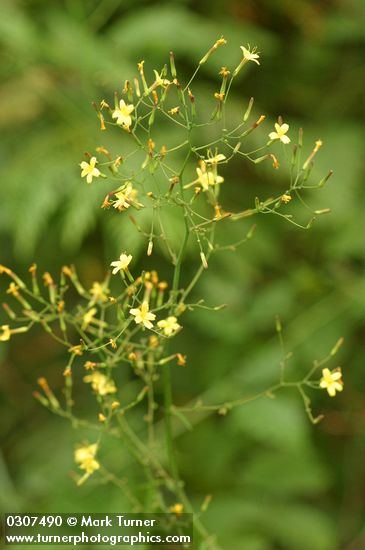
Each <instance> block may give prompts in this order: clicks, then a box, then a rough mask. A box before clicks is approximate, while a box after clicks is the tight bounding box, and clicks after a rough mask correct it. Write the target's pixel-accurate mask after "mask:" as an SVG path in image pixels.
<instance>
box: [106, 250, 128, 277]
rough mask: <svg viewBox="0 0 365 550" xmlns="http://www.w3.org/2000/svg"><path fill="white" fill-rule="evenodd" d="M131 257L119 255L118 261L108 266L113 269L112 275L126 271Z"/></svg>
mask: <svg viewBox="0 0 365 550" xmlns="http://www.w3.org/2000/svg"><path fill="white" fill-rule="evenodd" d="M131 260H132V256H131V255H130V254H129V255H128V256H127V254H121V255H120V256H119V260H116V261H115V262H112V263H111V264H110V265H111V267H114V269H113V271H112V273H113V275H115V274H116V273H118V271H125V270H126V269H128V266H129V264H130V263H131Z"/></svg>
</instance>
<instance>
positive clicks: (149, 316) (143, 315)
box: [129, 302, 156, 328]
mask: <svg viewBox="0 0 365 550" xmlns="http://www.w3.org/2000/svg"><path fill="white" fill-rule="evenodd" d="M129 313H130V314H131V315H133V316H134V320H135V322H136V324H137V325H140V324H141V323H142V325H143V326H145V327H146V328H152V327H153V324H152V323H151V321H154V320H155V319H156V315H155V314H154V313H150V311H149V305H148V302H143V304H142V305H141V307H136V308H133V309H131V310H129Z"/></svg>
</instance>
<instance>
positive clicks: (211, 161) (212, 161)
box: [204, 153, 226, 164]
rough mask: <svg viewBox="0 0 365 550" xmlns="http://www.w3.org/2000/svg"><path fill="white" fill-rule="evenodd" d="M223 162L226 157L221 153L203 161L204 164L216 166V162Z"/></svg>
mask: <svg viewBox="0 0 365 550" xmlns="http://www.w3.org/2000/svg"><path fill="white" fill-rule="evenodd" d="M223 160H226V156H225V155H223V154H222V153H219V154H217V155H215V156H214V157H209V158H207V159H205V161H204V162H205V164H218V162H222V161H223Z"/></svg>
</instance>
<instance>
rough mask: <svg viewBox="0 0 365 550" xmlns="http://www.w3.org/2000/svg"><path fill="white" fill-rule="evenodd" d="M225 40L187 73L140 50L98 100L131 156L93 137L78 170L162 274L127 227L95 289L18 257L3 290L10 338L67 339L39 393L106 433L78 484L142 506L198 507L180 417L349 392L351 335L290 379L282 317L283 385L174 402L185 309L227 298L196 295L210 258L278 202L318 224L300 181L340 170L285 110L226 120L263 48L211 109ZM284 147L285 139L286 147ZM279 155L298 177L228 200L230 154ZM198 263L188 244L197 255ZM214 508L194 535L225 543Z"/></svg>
mask: <svg viewBox="0 0 365 550" xmlns="http://www.w3.org/2000/svg"><path fill="white" fill-rule="evenodd" d="M225 43H226V41H225V39H224V38H220V39H219V40H217V41H216V42H215V44H213V46H212V47H211V48H210V49H209V51H208V52H207V53H206V54H205V55H204V56H203V58H202V59H201V60H200V61H199V64H198V66H197V68H196V70H195V72H194V73H193V75H192V77H191V78H190V80H189V81H188V82H186V83H184V82H182V81H181V80H180V77H179V74H178V72H177V69H176V67H175V59H174V55H173V54H172V53H171V54H170V58H169V63H168V64H167V65H165V66H164V67H162V69H161V70H160V71H157V70H154V71H153V74H154V77H153V79H152V80H150V78H149V77H148V76H147V74H146V73H145V62H144V61H141V62H140V63H138V66H137V69H138V70H137V74H136V76H135V78H134V79H133V81H128V80H126V81H125V83H124V86H123V89H122V91H121V93H115V95H114V100H113V101H109V100H102V101H101V102H100V103H99V104H98V105H96V104H95V105H94V107H95V110H96V113H97V117H98V119H99V122H100V129H101V131H102V132H105V131H108V132H121V133H122V134H123V135H124V137H127V138H128V140H129V142H130V143H129V148H128V149H127V151H128V152H127V153H126V154H123V152H122V154H120V153H119V152H118V153H117V154H113V153H111V152H109V151H108V150H107V149H106V148H105V147H103V146H98V147H97V148H96V151H95V153H87V154H86V157H87V158H86V160H84V161H82V162H81V163H80V168H81V177H82V178H86V182H87V184H92V185H98V186H100V189H101V191H100V193H101V199H102V197H104V199H103V200H102V201H101V207H102V208H103V210H104V214H105V216H110V215H114V216H115V215H116V216H128V217H129V219H130V220H131V229H133V230H135V231H137V232H138V234H139V238H140V241H141V242H142V243H143V244H144V247H145V251H146V254H147V256H149V257H150V256H152V255H153V253H154V251H155V250H156V245H157V247H158V250H159V252H160V254H162V255H163V256H164V257H165V258H166V265H167V266H169V269H170V271H168V273H169V275H168V276H167V277H165V278H163V279H161V278H160V276H159V274H158V273H157V272H156V271H153V270H152V271H146V270H142V271H141V270H139V269H138V267H137V262H136V258H134V257H133V256H132V254H130V250H129V248H128V244H129V239H128V235H126V236H125V239H124V245H123V250H121V251H120V256H119V258H116V259H115V258H110V262H109V263H110V271H109V273H108V275H107V276H106V277H105V279H104V280H103V281H95V282H94V283H93V284H92V286H91V288H86V287H85V286H84V285H83V283H82V282H81V281H80V279H79V277H78V274H77V271H76V268H75V267H74V266H64V267H63V268H62V271H61V274H60V276H59V277H58V278H57V280H56V279H55V278H54V277H53V276H52V275H51V274H50V273H48V272H46V273H44V274H43V276H42V279H43V284H42V285H41V284H40V281H39V278H38V274H37V266H36V265H35V264H33V265H32V266H31V268H30V270H29V271H30V278H31V282H30V284H29V285H28V283H26V282H24V281H23V280H21V279H20V278H19V277H18V276H17V275H16V274H15V273H14V272H13V271H12V270H11V269H10V268H8V267H5V266H1V267H0V273H2V274H4V275H6V276H8V277H9V279H10V281H9V282H10V285H9V288H8V290H7V293H8V294H9V298H11V299H12V301H13V304H8V303H5V304H4V308H5V311H6V313H7V314H8V316H9V317H10V321H9V324H6V325H3V326H2V327H1V333H0V341H1V342H6V341H8V340H10V339H11V338H12V337H13V336H14V335H16V334H17V333H22V332H27V331H28V330H30V329H31V328H32V327H33V326H34V325H36V324H38V325H40V326H41V327H42V328H43V329H44V330H45V331H46V332H47V333H48V334H49V336H50V337H51V338H53V339H55V340H56V341H57V342H59V344H60V345H63V346H64V347H65V348H66V350H67V354H68V361H67V363H66V364H65V368H64V370H63V373H60V376H63V378H64V398H65V399H64V402H63V401H62V400H61V398H60V397H58V396H56V395H55V393H54V392H53V390H52V389H51V388H50V387H49V385H48V383H47V380H46V379H45V378H41V379H40V380H39V381H38V383H39V386H40V389H41V391H36V392H35V394H34V395H35V397H36V398H37V399H38V401H39V402H40V403H41V404H42V405H44V406H45V407H47V408H48V409H49V410H50V411H52V412H53V413H55V414H57V415H59V416H61V417H64V418H65V419H68V420H69V421H70V422H71V423H72V425H73V427H75V428H80V429H81V428H91V429H93V430H95V433H96V434H97V436H96V438H95V439H94V440H93V441H85V442H83V443H81V444H80V445H79V446H78V447H77V448H76V449H75V454H74V459H75V463H76V466H77V467H78V469H79V470H80V476H79V477H78V478H77V483H78V485H81V484H82V483H84V482H86V481H87V480H88V479H89V478H90V476H101V477H103V478H105V479H108V480H110V481H112V482H114V483H116V484H117V485H118V486H120V487H121V488H122V489H123V490H124V491H125V492H126V495H127V498H128V499H129V500H130V502H131V506H132V509H133V510H134V511H148V512H152V511H171V512H172V513H182V511H186V512H197V511H196V510H194V509H193V506H192V504H191V502H190V499H189V488H188V487H187V488H186V487H185V486H184V483H183V481H182V480H181V479H180V475H179V471H178V465H177V461H176V456H175V455H176V453H175V442H174V432H173V423H172V420H173V417H174V416H178V417H179V418H180V419H181V420H182V421H183V422H188V420H187V419H186V417H187V416H188V415H190V414H194V413H195V412H197V411H199V410H206V411H210V412H212V413H214V412H216V413H219V414H227V413H228V412H229V411H230V410H231V409H233V408H235V407H239V406H242V405H243V404H245V403H246V402H248V401H251V400H252V399H257V398H259V397H264V396H270V395H272V394H274V393H275V392H277V391H278V390H280V389H281V388H284V387H290V388H292V389H293V390H294V391H297V392H298V394H299V395H300V397H301V398H302V399H303V402H304V406H305V410H306V412H307V414H308V416H309V418H310V420H311V421H312V422H314V423H316V422H318V420H319V419H320V417H315V416H314V415H313V414H312V407H311V400H310V395H309V392H310V391H311V390H315V389H325V390H327V391H328V394H329V395H330V396H334V395H335V394H336V392H339V391H341V390H342V379H341V371H340V369H339V368H337V369H336V370H333V371H331V370H330V369H329V368H327V367H326V366H325V365H326V364H327V363H328V362H329V361H331V360H332V359H333V357H334V355H335V354H336V353H337V351H338V349H339V347H340V345H341V344H342V339H340V340H339V341H338V342H337V344H336V345H335V346H334V348H333V349H332V350H331V351H330V353H329V354H328V356H327V357H325V358H324V359H322V360H316V361H314V363H313V366H312V367H310V368H309V369H308V373H307V374H306V376H305V377H304V378H303V379H301V380H299V381H295V382H293V381H289V380H288V379H287V376H286V364H287V361H288V358H289V354H288V353H287V352H286V350H285V348H284V342H283V337H282V327H281V322H280V320H279V319H277V321H276V329H277V334H278V337H279V343H280V346H281V349H282V359H281V362H280V369H279V374H278V382H277V383H276V384H275V385H274V386H272V387H271V388H267V389H265V390H264V391H262V392H261V393H259V394H256V395H253V396H247V395H243V396H242V398H240V399H236V400H229V396H227V401H225V402H224V403H217V404H210V403H203V402H202V401H201V400H199V399H198V400H197V401H196V402H193V403H188V404H186V405H183V406H176V405H174V403H173V397H172V384H171V370H172V369H174V368H176V367H181V366H184V365H185V364H186V363H187V360H186V357H185V355H184V353H183V350H181V349H180V347H179V344H176V345H175V344H174V341H175V339H176V341H177V342H178V338H177V337H178V335H179V333H180V332H181V331H182V330H184V324H185V321H184V316H185V313H186V312H187V311H189V312H194V311H195V310H196V309H198V308H205V309H211V311H212V314H214V312H215V311H217V310H219V309H220V308H221V305H219V304H217V305H213V306H212V307H208V306H206V305H205V304H204V301H203V300H192V299H191V295H192V292H193V290H194V289H195V287H196V285H197V284H198V282H199V280H200V278H201V277H202V276H203V275H204V272H205V271H206V270H207V269H210V268H211V265H212V264H213V260H214V256H215V255H216V254H220V253H221V254H229V253H231V252H232V251H233V252H235V251H237V249H239V247H240V246H241V245H243V244H244V243H246V242H247V241H248V240H249V239H251V238H252V237H253V235H254V230H255V227H256V225H255V224H250V225H247V223H248V222H249V221H250V220H251V218H254V217H256V218H258V219H259V217H260V216H262V215H265V214H271V215H274V216H279V217H280V218H282V219H283V221H286V222H288V223H290V224H294V225H295V226H298V227H301V228H303V229H309V228H310V227H311V225H312V223H313V221H314V220H315V219H316V218H317V217H318V216H320V215H321V214H325V213H327V212H328V209H326V208H321V209H318V210H314V211H312V210H311V211H310V214H309V216H308V218H307V220H306V221H305V222H304V223H303V221H301V220H299V219H297V217H296V216H295V215H294V214H293V213H291V212H290V210H288V209H289V208H290V206H291V205H292V204H293V203H298V205H300V206H301V205H302V206H303V209H304V211H305V212H307V211H308V208H309V207H308V206H307V205H306V202H305V201H304V199H303V196H302V195H303V193H305V192H307V191H308V190H310V191H311V192H313V191H315V190H316V189H320V188H321V187H322V186H323V185H324V184H325V183H326V181H327V180H328V178H329V177H330V175H331V172H329V173H328V174H327V175H325V176H324V177H323V178H322V179H321V180H320V181H317V182H312V181H311V170H312V167H313V162H314V157H315V155H316V154H317V152H318V150H319V149H320V147H321V145H322V142H321V141H320V140H318V141H317V142H316V143H315V145H314V148H313V149H312V151H311V152H310V153H309V155H307V156H306V157H304V160H303V132H302V130H299V134H298V135H297V136H295V135H294V134H293V133H292V132H291V131H290V126H289V124H288V123H287V122H284V121H283V119H282V118H281V117H280V116H279V117H278V120H277V122H276V123H275V124H273V126H271V124H270V126H269V128H266V129H265V126H264V123H265V115H259V116H253V114H252V109H253V103H254V101H253V98H251V99H250V100H249V101H248V104H247V105H246V106H245V107H243V109H242V118H241V119H240V120H239V121H236V124H234V125H233V126H232V127H231V126H229V124H228V122H227V121H228V118H229V117H228V116H227V115H228V112H229V111H228V109H229V99H230V91H231V88H232V86H233V85H234V82H235V79H236V78H237V77H238V76H239V75H240V73H241V72H242V71H243V70H245V67H246V65H248V64H249V63H251V64H252V65H253V68H254V65H260V61H259V60H260V54H259V52H257V50H256V49H251V48H250V47H249V46H247V47H246V46H242V47H241V50H242V54H241V58H238V59H237V62H236V65H235V66H233V67H232V69H228V68H227V67H222V69H221V71H220V72H219V86H218V87H217V89H216V90H212V98H213V99H214V101H215V105H214V108H213V111H212V112H211V113H210V115H209V116H208V117H206V115H205V113H206V110H205V109H203V108H201V106H202V104H201V103H200V102H199V100H198V98H196V97H195V94H194V85H195V81H196V79H197V78H198V74H199V70H200V68H201V67H202V65H204V64H205V63H207V62H209V58H210V57H211V56H212V55H213V54H214V53H215V51H216V50H217V49H218V48H220V47H223V46H224V44H225ZM255 68H256V67H255ZM166 123H167V124H169V125H171V129H172V130H171V135H172V136H173V137H174V140H175V141H176V143H172V144H171V145H170V144H166V143H159V139H160V137H159V136H160V134H159V126H160V125H162V124H164V125H165V124H166ZM207 130H209V132H210V133H209V135H210V136H212V137H211V139H210V140H209V141H208V142H204V140H202V136H204V135H205V131H207ZM253 132H255V133H256V134H257V139H261V140H262V145H261V146H259V147H256V148H255V149H253V150H252V145H251V142H250V141H249V139H250V138H249V136H250V134H252V133H253ZM202 141H203V142H202ZM280 148H281V149H283V150H284V151H281V152H280ZM282 153H283V154H282ZM279 156H283V157H284V159H287V160H286V162H288V163H289V174H290V177H289V180H288V182H287V184H286V186H285V188H282V189H280V190H278V191H277V190H276V189H273V191H272V196H269V197H260V198H259V197H257V198H256V199H255V201H254V204H251V205H247V204H246V205H245V204H238V205H237V208H236V210H235V211H232V210H231V209H228V208H227V207H226V206H225V188H226V186H229V185H230V184H231V183H230V181H229V177H228V176H227V175H226V173H227V165H228V164H229V163H230V162H231V161H232V159H236V160H237V159H239V160H241V161H242V163H251V164H254V165H256V164H261V163H264V162H269V163H270V164H271V165H272V168H273V169H274V170H278V169H280V162H279ZM106 189H107V191H105V190H106ZM105 192H106V195H105ZM165 210H172V211H173V212H174V216H175V217H176V218H177V219H179V220H180V222H181V223H180V224H178V225H174V227H173V228H171V227H168V226H167V224H166V220H165V218H164V215H163V214H164V211H165ZM146 212H147V213H148V215H146ZM296 212H297V210H296ZM142 213H143V215H142V216H141V218H140V219H139V216H140V215H141V214H142ZM146 220H147V222H148V224H149V225H146ZM232 223H235V224H242V229H241V233H242V237H241V239H239V240H238V241H236V242H232V243H228V244H227V243H225V242H224V233H225V227H226V224H232ZM180 228H181V234H180V233H179V234H178V235H177V236H176V235H174V237H173V238H171V233H172V232H174V231H180ZM188 247H190V251H192V252H190V253H191V254H193V258H195V264H196V266H195V272H194V273H193V275H192V277H191V279H190V280H186V276H185V272H184V266H185V263H186V258H187V251H188ZM237 253H239V252H237ZM193 261H194V260H192V259H191V256H190V257H189V263H190V264H191V263H192V262H193ZM42 286H43V288H42ZM72 290H73V291H76V293H77V295H78V298H79V303H78V304H77V305H76V307H75V306H74V305H73V304H72V305H71V307H69V305H68V304H69V299H68V295H69V294H70V292H71V291H72ZM70 303H71V301H70ZM120 369H123V370H125V371H127V372H128V373H129V374H128V376H129V377H130V378H131V379H133V380H136V381H137V382H138V384H136V387H137V391H136V394H135V397H134V398H133V399H132V400H131V401H129V402H126V401H125V397H124V395H123V393H124V392H123V387H118V383H117V381H116V378H117V377H116V376H115V373H117V372H118V371H119V370H120ZM75 379H76V380H77V381H80V380H82V382H83V383H85V384H86V385H87V386H88V387H89V388H90V391H91V392H92V393H93V394H94V395H95V398H96V411H95V414H94V418H95V422H91V421H90V420H86V419H83V418H80V417H79V416H78V415H77V413H76V412H75V396H74V393H73V386H74V383H75ZM161 387H162V388H163V390H162V391H161ZM242 393H243V394H244V389H243V392H242ZM161 394H163V398H162V399H160V395H161ZM132 409H135V411H137V413H138V414H139V415H140V417H141V418H144V419H145V429H140V430H139V431H138V433H136V431H134V430H133V428H132V427H131V425H130V423H129V418H128V417H129V413H130V411H131V410H132ZM161 424H163V425H164V431H165V438H161V436H160V430H159V429H157V428H159V426H160V425H161ZM107 436H110V437H117V438H120V440H121V445H123V448H125V450H126V452H130V453H132V455H133V457H134V458H135V459H136V461H137V463H138V464H139V465H140V467H141V472H142V474H143V475H145V476H146V480H147V482H148V483H149V486H150V489H151V490H152V491H153V492H154V499H153V500H152V501H151V500H149V501H148V503H149V504H148V507H147V509H146V506H147V505H146V504H145V502H146V499H144V498H143V494H142V495H141V493H140V491H139V493H138V494H132V493H131V491H130V489H129V488H128V489H127V487H126V486H125V485H124V484H123V483H121V482H119V481H118V477H117V474H114V473H113V474H112V473H110V472H108V471H107V469H106V468H105V466H103V458H102V457H103V441H104V438H105V437H107ZM151 502H152V504H151ZM205 508H206V506H203V510H200V511H199V512H197V513H196V514H195V519H194V521H195V528H196V533H197V537H198V539H199V540H204V541H205V543H206V545H208V547H211V548H217V547H218V543H217V542H216V541H215V539H214V537H213V536H211V535H209V534H208V532H207V531H206V529H205V527H204V525H203V523H202V521H201V519H200V515H201V513H202V511H204V510H205Z"/></svg>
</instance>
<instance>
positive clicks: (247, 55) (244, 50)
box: [240, 46, 260, 65]
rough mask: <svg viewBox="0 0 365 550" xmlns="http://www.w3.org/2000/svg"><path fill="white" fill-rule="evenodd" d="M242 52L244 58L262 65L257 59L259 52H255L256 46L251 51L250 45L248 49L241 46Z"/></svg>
mask: <svg viewBox="0 0 365 550" xmlns="http://www.w3.org/2000/svg"><path fill="white" fill-rule="evenodd" d="M240 48H241V50H242V53H243V59H245V60H246V61H253V62H254V63H257V65H260V62H259V61H257V60H258V59H259V57H260V56H259V54H257V53H255V52H256V48H253V49H252V51H250V49H249V48H250V46H248V49H247V48H245V47H244V46H240Z"/></svg>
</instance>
